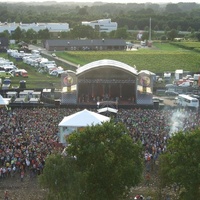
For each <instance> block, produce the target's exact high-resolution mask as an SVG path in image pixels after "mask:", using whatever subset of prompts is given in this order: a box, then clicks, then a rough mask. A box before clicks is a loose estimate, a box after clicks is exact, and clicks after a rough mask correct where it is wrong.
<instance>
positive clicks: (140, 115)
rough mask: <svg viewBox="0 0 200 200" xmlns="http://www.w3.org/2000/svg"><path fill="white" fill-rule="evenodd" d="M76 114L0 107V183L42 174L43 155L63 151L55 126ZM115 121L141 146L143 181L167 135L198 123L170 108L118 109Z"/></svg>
mask: <svg viewBox="0 0 200 200" xmlns="http://www.w3.org/2000/svg"><path fill="white" fill-rule="evenodd" d="M77 111H80V109H69V108H32V109H26V108H23V109H22V108H15V109H13V110H7V109H5V108H0V141H1V142H0V159H1V160H0V180H3V179H5V178H7V177H13V176H16V174H18V175H19V177H20V178H21V181H23V178H24V174H27V173H28V175H29V177H30V178H33V177H35V176H37V174H40V173H42V170H43V167H44V164H45V158H46V156H47V155H49V154H52V153H53V152H56V151H58V152H61V151H62V150H63V146H62V145H61V144H60V143H59V138H58V130H59V129H58V124H59V123H60V121H61V120H62V119H63V118H64V117H65V116H68V115H71V114H73V113H75V112H77ZM93 111H94V110H93ZM117 120H118V121H119V122H123V123H124V124H125V125H126V126H127V128H128V130H129V132H130V135H131V137H132V139H133V141H138V140H140V141H141V142H142V144H143V146H144V159H145V162H146V171H147V174H146V177H147V181H148V180H149V179H150V176H149V173H150V172H151V166H152V165H150V164H149V163H150V162H149V161H153V163H156V161H157V158H158V156H159V155H160V154H161V153H162V152H164V151H165V150H166V148H167V141H168V139H169V138H170V136H171V134H173V133H174V132H176V131H179V130H183V131H187V130H192V129H195V128H196V127H198V126H199V124H200V117H199V113H197V112H194V111H188V110H187V111H185V110H173V109H172V110H155V109H139V108H137V109H129V110H128V109H127V110H126V109H119V110H118V114H117Z"/></svg>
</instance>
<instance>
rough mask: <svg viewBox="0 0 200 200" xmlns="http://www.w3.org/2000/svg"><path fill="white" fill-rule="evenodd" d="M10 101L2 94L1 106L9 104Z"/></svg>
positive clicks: (0, 97) (0, 98)
mask: <svg viewBox="0 0 200 200" xmlns="http://www.w3.org/2000/svg"><path fill="white" fill-rule="evenodd" d="M8 104H9V102H8V101H7V100H6V99H4V98H3V97H2V96H1V95H0V107H2V106H6V105H8Z"/></svg>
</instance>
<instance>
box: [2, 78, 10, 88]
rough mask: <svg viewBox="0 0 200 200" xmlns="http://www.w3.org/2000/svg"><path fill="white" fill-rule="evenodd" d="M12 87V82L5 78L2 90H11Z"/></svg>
mask: <svg viewBox="0 0 200 200" xmlns="http://www.w3.org/2000/svg"><path fill="white" fill-rule="evenodd" d="M10 86H11V80H10V79H9V78H5V79H4V80H3V83H2V89H3V90H6V89H9V88H10Z"/></svg>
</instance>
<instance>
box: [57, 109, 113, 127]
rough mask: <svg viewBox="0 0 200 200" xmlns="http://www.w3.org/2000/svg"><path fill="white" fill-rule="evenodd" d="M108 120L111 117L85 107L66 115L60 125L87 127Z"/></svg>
mask: <svg viewBox="0 0 200 200" xmlns="http://www.w3.org/2000/svg"><path fill="white" fill-rule="evenodd" d="M106 121H110V118H109V117H106V116H104V115H101V114H98V113H95V112H91V111H89V110H87V109H84V110H82V111H79V112H77V113H75V114H72V115H70V116H67V117H64V119H63V120H62V121H61V122H60V123H59V125H58V126H70V127H86V126H91V125H96V124H101V123H102V122H106Z"/></svg>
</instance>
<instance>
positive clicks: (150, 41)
mask: <svg viewBox="0 0 200 200" xmlns="http://www.w3.org/2000/svg"><path fill="white" fill-rule="evenodd" d="M151 46H152V40H151V17H150V19H149V40H148V47H151Z"/></svg>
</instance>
